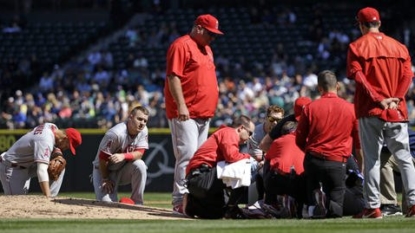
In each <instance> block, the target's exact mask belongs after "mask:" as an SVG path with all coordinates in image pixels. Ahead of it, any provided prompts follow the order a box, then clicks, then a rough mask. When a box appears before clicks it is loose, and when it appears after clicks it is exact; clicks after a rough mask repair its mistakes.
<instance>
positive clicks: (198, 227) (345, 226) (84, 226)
mask: <svg viewBox="0 0 415 233" xmlns="http://www.w3.org/2000/svg"><path fill="white" fill-rule="evenodd" d="M414 227H415V221H414V219H408V218H404V217H402V216H400V217H399V216H397V217H389V218H384V219H364V220H357V219H351V218H349V217H344V218H342V219H326V220H296V219H294V220H275V219H269V220H196V221H188V220H84V219H79V220H36V219H29V220H23V219H22V220H0V229H2V230H1V232H4V233H6V232H30V233H49V232H54V233H55V232H88V233H102V232H117V233H123V232H146V233H152V232H166V233H167V232H169V233H175V232H188V233H190V232H197V233H203V232H206V233H211V232H215V233H216V232H218V233H219V232H224V233H233V232H238V233H254V232H255V233H256V232H259V233H261V232H289V233H294V232H296V233H297V232H300V233H301V232H318V233H333V232H344V233H348V232H359V233H372V232H373V233H375V232H376V233H390V232H399V233H410V232H411V233H412V232H413V231H414Z"/></svg>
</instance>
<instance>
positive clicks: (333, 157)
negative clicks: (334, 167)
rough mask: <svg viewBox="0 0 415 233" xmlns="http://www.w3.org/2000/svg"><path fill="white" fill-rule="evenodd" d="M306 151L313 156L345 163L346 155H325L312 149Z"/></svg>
mask: <svg viewBox="0 0 415 233" xmlns="http://www.w3.org/2000/svg"><path fill="white" fill-rule="evenodd" d="M307 153H308V154H310V155H311V156H313V157H314V158H317V159H320V160H325V161H332V162H340V163H345V162H347V159H348V157H346V156H327V155H323V154H319V153H316V152H314V151H308V152H307Z"/></svg>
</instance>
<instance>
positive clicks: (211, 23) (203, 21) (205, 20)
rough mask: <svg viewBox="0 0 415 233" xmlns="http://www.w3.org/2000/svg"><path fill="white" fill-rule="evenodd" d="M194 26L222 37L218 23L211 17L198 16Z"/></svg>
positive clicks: (206, 15)
mask: <svg viewBox="0 0 415 233" xmlns="http://www.w3.org/2000/svg"><path fill="white" fill-rule="evenodd" d="M195 24H196V25H200V26H202V27H204V28H206V29H207V30H208V31H210V32H213V33H215V34H219V35H223V32H221V31H219V21H218V19H216V18H215V17H214V16H213V15H210V14H205V15H199V16H198V17H197V18H196V21H195Z"/></svg>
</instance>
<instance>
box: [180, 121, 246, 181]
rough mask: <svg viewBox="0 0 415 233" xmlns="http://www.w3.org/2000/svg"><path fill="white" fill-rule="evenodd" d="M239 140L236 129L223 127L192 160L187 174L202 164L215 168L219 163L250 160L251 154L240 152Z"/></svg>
mask: <svg viewBox="0 0 415 233" xmlns="http://www.w3.org/2000/svg"><path fill="white" fill-rule="evenodd" d="M239 140H240V137H239V134H238V133H237V132H236V130H235V129H234V128H231V127H222V128H220V129H218V130H217V131H216V132H214V133H213V134H212V135H210V136H209V138H208V139H207V140H206V141H205V142H204V143H203V144H202V145H201V146H200V147H199V149H198V150H197V151H196V153H195V154H194V155H193V157H192V158H191V159H190V161H189V164H188V165H187V168H186V174H189V172H190V171H191V170H192V169H194V168H198V167H200V165H202V164H207V165H209V167H214V166H216V164H217V162H219V161H226V162H229V163H234V162H237V161H239V160H242V159H248V158H249V157H250V155H249V154H245V153H240V152H239Z"/></svg>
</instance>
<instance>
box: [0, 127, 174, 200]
mask: <svg viewBox="0 0 415 233" xmlns="http://www.w3.org/2000/svg"><path fill="white" fill-rule="evenodd" d="M27 131H28V130H0V152H3V151H6V150H7V149H8V148H9V147H10V146H11V145H13V143H14V142H15V141H16V140H17V139H19V138H20V137H21V136H22V135H24V134H25V133H26V132H27ZM79 131H80V132H81V134H82V139H83V143H82V145H80V146H79V147H78V149H77V155H76V156H72V155H71V154H70V152H69V151H66V152H65V158H66V160H67V169H66V174H65V178H64V182H63V184H62V187H61V192H89V191H90V192H93V186H92V183H91V182H90V175H91V174H92V161H93V160H94V158H95V155H96V153H97V148H98V145H99V143H100V140H101V138H102V137H103V135H104V133H105V131H104V130H99V129H81V130H79ZM149 146H150V148H149V150H147V151H146V152H145V154H144V157H143V160H144V161H145V163H146V164H147V166H148V178H147V185H146V191H148V192H171V191H172V189H173V172H174V162H175V159H174V155H173V148H172V144H171V137H170V130H169V129H149ZM37 182H38V181H37V178H34V179H32V184H31V189H30V190H31V192H32V191H33V192H35V191H40V188H39V185H38V184H36V183H37ZM1 189H2V188H1V187H0V190H1ZM128 190H130V187H123V188H121V191H128ZM1 191H2V190H1Z"/></svg>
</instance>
